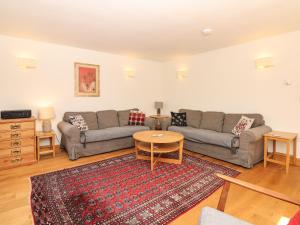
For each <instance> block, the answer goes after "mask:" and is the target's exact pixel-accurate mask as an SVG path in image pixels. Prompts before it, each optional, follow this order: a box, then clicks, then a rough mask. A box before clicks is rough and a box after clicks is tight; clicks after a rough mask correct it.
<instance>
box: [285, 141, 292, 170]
mask: <svg viewBox="0 0 300 225" xmlns="http://www.w3.org/2000/svg"><path fill="white" fill-rule="evenodd" d="M290 145H291V142H290V141H287V142H286V162H285V169H286V173H288V172H289V167H290Z"/></svg>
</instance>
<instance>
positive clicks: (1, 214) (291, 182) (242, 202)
mask: <svg viewBox="0 0 300 225" xmlns="http://www.w3.org/2000/svg"><path fill="white" fill-rule="evenodd" d="M131 152H133V149H128V150H120V151H115V152H112V153H106V154H100V155H96V156H91V157H85V158H81V159H79V160H75V161H70V160H69V159H68V157H67V154H66V153H65V152H61V153H58V154H57V156H56V157H55V158H51V156H43V157H42V159H41V160H40V162H39V163H38V164H34V165H30V166H24V167H19V168H14V169H9V170H4V171H0V224H5V225H18V224H20V225H27V224H32V215H31V209H30V204H29V195H30V181H29V178H30V176H32V175H37V174H42V173H47V172H50V171H56V170H60V169H64V168H70V167H74V166H78V165H82V164H86V163H91V162H95V161H98V160H103V159H107V158H111V157H115V156H119V155H122V154H128V153H131ZM185 152H186V153H187V154H191V155H194V156H196V157H201V158H203V159H206V160H208V161H211V162H214V163H217V164H221V165H224V166H227V167H230V168H233V169H236V170H238V171H240V172H241V174H240V175H239V176H238V178H239V179H241V180H244V181H248V182H251V183H253V184H256V185H260V186H262V187H266V188H270V189H272V190H275V191H278V192H281V193H284V194H287V195H289V196H291V197H294V198H298V199H300V188H299V187H300V167H296V166H291V167H290V171H289V174H286V173H285V168H284V167H283V166H280V165H275V164H271V163H270V164H269V165H268V167H267V168H264V167H263V164H262V163H259V164H258V165H256V166H255V167H254V168H253V169H245V168H243V167H239V166H235V165H233V164H230V163H226V162H223V161H220V160H216V159H212V158H210V157H206V156H202V155H199V154H196V153H192V152H188V151H185ZM149 169H150V167H149ZM220 193H221V189H219V190H218V191H216V192H215V193H213V194H212V195H211V196H209V197H208V198H207V199H205V200H204V201H202V202H201V203H199V204H198V205H197V206H195V207H194V208H192V209H191V210H190V211H188V212H186V213H185V214H183V215H181V216H179V217H178V218H177V219H176V220H174V221H173V222H172V223H171V224H172V225H185V224H189V225H196V224H198V219H199V215H200V211H201V208H202V207H203V206H211V207H214V208H216V207H217V205H218V200H219V196H220ZM297 210H298V207H297V206H294V205H291V204H288V203H285V202H282V201H280V200H276V199H272V198H270V197H267V196H263V195H261V194H259V193H255V192H252V191H249V190H245V189H243V188H241V187H238V186H235V185H231V187H230V191H229V195H228V200H227V204H226V207H225V212H227V213H229V214H231V215H233V216H236V217H238V218H241V219H244V220H247V221H249V222H251V223H253V224H258V225H269V224H270V225H271V224H277V222H278V221H279V220H280V218H281V217H291V216H292V215H293V214H294V213H295V212H296V211H297Z"/></svg>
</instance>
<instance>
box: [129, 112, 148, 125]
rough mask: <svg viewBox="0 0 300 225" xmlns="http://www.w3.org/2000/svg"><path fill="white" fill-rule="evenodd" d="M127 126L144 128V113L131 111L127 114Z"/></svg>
mask: <svg viewBox="0 0 300 225" xmlns="http://www.w3.org/2000/svg"><path fill="white" fill-rule="evenodd" d="M128 125H130V126H144V125H145V113H143V112H139V111H131V112H130V114H129V121H128Z"/></svg>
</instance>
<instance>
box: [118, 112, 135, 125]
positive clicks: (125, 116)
mask: <svg viewBox="0 0 300 225" xmlns="http://www.w3.org/2000/svg"><path fill="white" fill-rule="evenodd" d="M131 110H135V111H139V110H138V109H136V108H135V109H127V110H120V111H118V119H119V126H120V127H123V126H127V125H128V120H129V114H130V111H131Z"/></svg>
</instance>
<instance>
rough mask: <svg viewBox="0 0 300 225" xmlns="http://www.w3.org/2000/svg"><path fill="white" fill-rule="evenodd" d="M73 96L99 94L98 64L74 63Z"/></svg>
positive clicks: (94, 95) (93, 95) (95, 95)
mask: <svg viewBox="0 0 300 225" xmlns="http://www.w3.org/2000/svg"><path fill="white" fill-rule="evenodd" d="M74 69H75V96H86V97H98V96H100V90H99V89H100V79H99V73H100V71H99V70H100V67H99V65H92V64H85V63H77V62H76V63H74Z"/></svg>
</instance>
